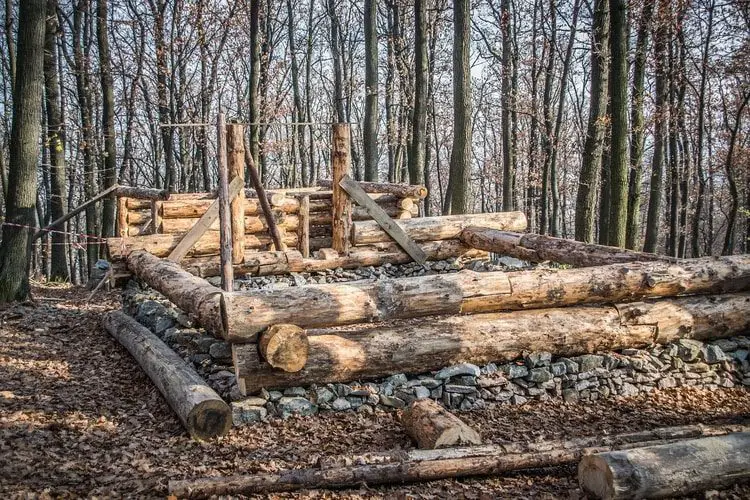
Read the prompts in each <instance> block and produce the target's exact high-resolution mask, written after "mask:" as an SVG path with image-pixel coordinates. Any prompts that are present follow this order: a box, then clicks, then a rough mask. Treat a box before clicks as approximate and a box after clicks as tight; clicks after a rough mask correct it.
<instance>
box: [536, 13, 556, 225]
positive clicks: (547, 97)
mask: <svg viewBox="0 0 750 500" xmlns="http://www.w3.org/2000/svg"><path fill="white" fill-rule="evenodd" d="M547 15H548V16H549V23H550V26H551V28H550V30H551V31H550V34H549V38H548V40H547V44H548V46H549V48H548V54H547V67H546V69H545V70H544V97H543V98H542V109H543V114H544V136H543V137H542V145H543V147H544V166H543V167H542V196H541V197H542V200H541V203H542V211H541V212H542V215H541V219H540V222H539V233H540V234H547V233H548V232H549V226H550V217H549V208H550V207H549V183H550V162H551V160H552V148H553V147H554V145H553V144H552V134H553V128H552V126H553V125H552V85H553V83H554V76H555V75H554V69H555V57H556V53H557V5H556V4H555V0H549V12H548V13H547Z"/></svg>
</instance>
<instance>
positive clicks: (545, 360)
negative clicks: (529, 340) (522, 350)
mask: <svg viewBox="0 0 750 500" xmlns="http://www.w3.org/2000/svg"><path fill="white" fill-rule="evenodd" d="M524 362H525V363H526V366H527V367H528V368H529V369H532V368H536V367H538V366H549V364H550V363H551V362H552V353H549V352H545V351H541V352H532V353H531V354H528V355H526V356H524Z"/></svg>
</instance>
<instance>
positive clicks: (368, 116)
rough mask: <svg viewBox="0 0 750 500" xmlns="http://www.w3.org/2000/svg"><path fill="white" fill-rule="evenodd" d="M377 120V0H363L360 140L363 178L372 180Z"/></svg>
mask: <svg viewBox="0 0 750 500" xmlns="http://www.w3.org/2000/svg"><path fill="white" fill-rule="evenodd" d="M417 1H418V2H419V1H420V0H417ZM415 8H416V4H415ZM417 22H418V21H417ZM417 47H419V45H418V44H417ZM417 64H419V59H417ZM378 122H379V118H378V0H365V123H364V130H363V136H364V137H363V141H362V142H363V143H364V144H363V145H364V152H365V180H366V181H372V182H377V181H378Z"/></svg>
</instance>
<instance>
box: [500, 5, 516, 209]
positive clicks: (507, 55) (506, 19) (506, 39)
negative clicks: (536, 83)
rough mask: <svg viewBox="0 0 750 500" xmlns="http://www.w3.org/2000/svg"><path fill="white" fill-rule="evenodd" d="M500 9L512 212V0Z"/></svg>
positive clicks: (506, 189)
mask: <svg viewBox="0 0 750 500" xmlns="http://www.w3.org/2000/svg"><path fill="white" fill-rule="evenodd" d="M500 11H501V13H502V14H501V15H502V24H501V26H500V28H501V30H502V40H503V41H502V44H503V45H502V47H503V59H502V64H503V76H502V83H501V95H500V106H501V107H502V111H501V114H500V120H501V127H502V135H503V210H504V211H506V212H510V211H512V210H513V206H514V203H513V187H514V184H515V175H516V166H515V151H514V146H515V144H514V143H513V138H512V136H511V129H512V128H513V125H512V123H511V107H513V105H512V104H511V101H513V95H512V90H511V78H512V75H513V70H514V67H513V57H514V56H513V54H511V52H512V43H511V42H512V39H513V32H512V25H511V16H512V13H511V0H502V2H500Z"/></svg>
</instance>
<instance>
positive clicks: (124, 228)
mask: <svg viewBox="0 0 750 500" xmlns="http://www.w3.org/2000/svg"><path fill="white" fill-rule="evenodd" d="M117 236H119V237H120V238H127V236H128V199H127V198H126V197H125V196H118V197H117Z"/></svg>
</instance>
